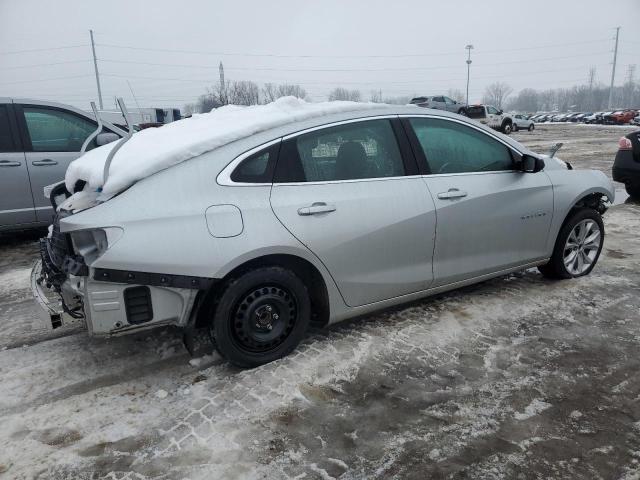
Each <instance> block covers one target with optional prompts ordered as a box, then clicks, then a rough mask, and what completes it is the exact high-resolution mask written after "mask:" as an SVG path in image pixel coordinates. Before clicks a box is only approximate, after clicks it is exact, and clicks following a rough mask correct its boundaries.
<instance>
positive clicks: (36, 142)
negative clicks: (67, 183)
mask: <svg viewBox="0 0 640 480" xmlns="http://www.w3.org/2000/svg"><path fill="white" fill-rule="evenodd" d="M103 123H104V122H103ZM96 127H97V122H96V121H95V120H94V118H93V117H92V116H90V115H89V114H87V113H85V112H83V111H82V110H78V109H76V108H74V107H71V106H69V105H63V104H59V103H53V102H46V101H40V100H29V99H11V98H0V231H6V230H19V229H27V228H33V227H42V226H47V225H49V224H50V223H51V222H52V219H53V213H54V212H53V209H52V207H51V203H50V202H49V200H48V199H47V198H45V196H44V193H43V189H44V187H45V186H47V185H51V184H53V183H56V182H59V181H60V180H62V179H63V178H64V174H65V171H66V170H67V166H68V165H69V163H71V161H72V160H74V159H76V158H77V157H78V156H80V149H81V148H82V145H83V143H84V141H85V140H86V138H87V137H88V136H89V135H90V134H91V133H93V132H94V131H95V130H96ZM124 134H125V132H124V131H122V130H121V129H119V128H118V127H115V126H113V125H111V124H107V123H105V130H103V133H101V134H100V135H98V136H97V137H96V138H95V139H94V140H93V141H92V142H91V144H90V145H89V146H88V147H87V149H91V148H93V147H95V146H98V145H104V144H105V143H109V142H110V141H113V140H115V139H117V138H119V137H122V136H123V135H124Z"/></svg>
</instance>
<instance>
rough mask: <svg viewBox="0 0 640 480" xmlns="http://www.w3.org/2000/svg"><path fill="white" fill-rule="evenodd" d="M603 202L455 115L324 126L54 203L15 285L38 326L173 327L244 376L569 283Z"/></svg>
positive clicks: (582, 174) (391, 114) (558, 168)
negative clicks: (377, 322) (427, 300)
mask: <svg viewBox="0 0 640 480" xmlns="http://www.w3.org/2000/svg"><path fill="white" fill-rule="evenodd" d="M62 188H64V187H62ZM54 193H56V192H54ZM613 197H614V190H613V186H612V183H611V181H610V180H608V179H607V177H606V176H605V175H604V174H603V173H602V172H599V171H591V170H573V169H571V167H570V165H568V164H566V163H564V162H562V161H560V160H558V159H555V158H548V157H544V156H541V155H537V154H535V153H533V152H531V151H529V150H528V149H527V148H525V147H524V146H522V145H521V144H519V143H517V142H515V141H513V140H511V139H510V138H508V137H506V136H504V135H502V134H500V133H498V132H495V131H493V130H491V129H489V128H487V127H484V126H482V125H480V124H478V123H477V122H474V121H472V120H469V119H466V118H464V117H461V116H459V115H456V114H450V113H447V112H443V111H440V110H429V109H422V108H416V107H392V106H381V107H380V108H373V109H367V110H354V111H350V112H341V113H332V114H325V115H322V116H316V117H313V118H310V119H306V120H302V121H297V122H292V123H289V124H286V125H284V126H282V125H281V126H278V127H275V128H267V129H265V130H263V131H260V132H258V133H254V134H252V135H247V136H246V137H245V138H243V139H241V140H237V141H233V142H230V143H228V144H226V145H223V146H221V147H219V148H216V149H214V150H212V151H209V152H207V153H204V154H201V155H199V156H196V157H195V158H191V159H189V160H187V161H184V162H182V163H179V164H177V165H174V166H172V167H170V168H167V169H165V170H162V171H160V172H158V173H156V174H154V175H152V176H150V177H147V178H144V179H143V180H141V181H138V182H137V183H135V184H134V185H132V186H131V187H130V188H128V189H126V190H124V191H122V192H121V193H120V194H118V195H116V196H114V197H113V198H111V199H108V200H106V201H103V202H96V204H93V205H85V206H77V205H76V206H75V207H74V206H72V205H71V204H70V203H66V202H65V203H62V204H61V205H59V206H58V208H57V211H58V217H57V219H56V222H55V224H54V225H53V228H52V230H51V234H50V236H49V238H47V239H45V240H44V241H43V247H42V249H41V251H42V256H43V262H42V267H41V271H39V270H38V271H35V272H34V284H33V285H34V290H35V293H36V295H37V296H38V298H39V299H40V300H41V301H42V303H43V305H44V306H45V307H46V308H47V309H48V312H49V313H50V314H51V316H52V317H51V318H52V320H53V321H54V323H55V324H56V325H59V324H60V323H63V322H64V321H65V318H66V316H68V315H72V316H74V317H77V318H81V319H84V321H85V322H86V323H87V326H88V329H89V332H90V333H91V334H95V335H113V334H121V333H126V332H133V331H138V330H142V329H147V328H151V327H155V326H158V325H167V324H174V325H177V326H179V327H181V328H183V329H185V333H186V338H189V332H192V331H193V329H195V328H196V327H202V328H206V329H208V331H209V332H210V335H211V337H212V339H214V340H215V345H216V346H217V348H218V349H219V351H220V352H221V353H222V354H223V355H224V356H225V357H226V358H227V359H229V360H230V361H231V362H233V363H234V364H237V365H239V366H243V367H253V366H257V365H260V364H263V363H265V362H270V361H272V360H275V359H277V358H279V357H282V356H283V355H287V354H288V353H290V352H291V351H292V350H294V349H295V348H296V345H297V344H298V342H300V340H301V339H302V338H303V337H304V335H305V333H306V331H307V329H308V328H309V326H310V325H311V324H312V323H313V324H314V325H326V324H328V323H333V322H337V321H340V320H344V319H346V318H350V317H355V316H359V315H363V314H367V313H370V312H374V311H377V310H380V309H382V308H387V307H390V306H393V305H398V304H401V303H404V302H408V301H412V300H416V299H419V298H423V297H426V296H429V295H433V294H436V293H440V292H443V291H447V290H451V289H455V288H458V287H461V286H464V285H468V284H472V283H475V282H480V281H483V280H486V279H489V278H492V277H495V276H499V275H505V274H508V273H510V272H514V271H518V270H523V269H526V268H531V267H538V268H539V269H540V271H541V272H542V274H543V275H545V276H546V277H553V278H572V277H578V276H581V275H587V274H588V273H590V272H591V270H592V269H593V268H594V266H595V265H596V262H597V261H598V256H599V255H600V251H601V249H602V245H603V241H604V228H603V223H602V219H601V217H600V216H601V214H602V213H603V212H604V211H605V209H606V208H605V201H606V200H609V201H611V200H613ZM69 201H71V202H73V197H72V198H71V199H69ZM45 284H48V285H50V286H51V288H52V289H54V290H55V292H57V293H58V294H59V295H60V296H61V299H62V304H63V306H64V312H59V311H55V306H54V305H53V306H52V305H51V304H49V303H47V300H46V298H45V297H46V294H47V292H46V291H45V290H46V289H45V287H44V285H45ZM187 343H188V342H187Z"/></svg>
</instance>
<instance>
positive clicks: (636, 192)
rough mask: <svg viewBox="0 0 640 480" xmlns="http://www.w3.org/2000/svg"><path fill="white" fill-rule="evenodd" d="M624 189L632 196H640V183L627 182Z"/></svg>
mask: <svg viewBox="0 0 640 480" xmlns="http://www.w3.org/2000/svg"><path fill="white" fill-rule="evenodd" d="M624 189H625V190H626V191H627V193H628V194H629V196H630V197H632V198H640V183H636V184H632V183H626V184H625V185H624Z"/></svg>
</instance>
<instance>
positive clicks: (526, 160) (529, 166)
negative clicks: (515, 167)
mask: <svg viewBox="0 0 640 480" xmlns="http://www.w3.org/2000/svg"><path fill="white" fill-rule="evenodd" d="M543 168H544V160H542V159H541V158H538V157H534V156H533V155H523V156H522V159H521V160H520V170H521V171H522V172H525V173H537V172H539V171H541V170H542V169H543Z"/></svg>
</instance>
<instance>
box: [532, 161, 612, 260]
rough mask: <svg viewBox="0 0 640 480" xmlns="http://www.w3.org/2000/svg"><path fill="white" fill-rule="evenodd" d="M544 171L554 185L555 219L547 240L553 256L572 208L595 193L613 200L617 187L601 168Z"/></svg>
mask: <svg viewBox="0 0 640 480" xmlns="http://www.w3.org/2000/svg"><path fill="white" fill-rule="evenodd" d="M544 172H545V173H546V174H547V175H548V177H549V179H550V180H551V183H552V185H553V220H552V222H551V228H550V230H549V238H548V242H547V252H548V254H549V256H551V254H552V253H553V247H554V245H555V241H556V237H557V236H558V232H559V231H560V228H562V225H563V223H564V221H565V219H566V218H567V215H568V214H569V212H570V211H571V209H572V208H573V207H575V206H576V204H578V203H579V202H580V200H582V199H584V198H586V197H588V196H590V195H593V194H599V195H604V196H606V197H607V199H608V200H609V201H610V202H613V201H614V199H615V188H614V187H613V182H612V181H611V180H609V178H607V176H606V175H605V174H604V173H602V172H601V171H599V170H566V169H549V170H547V169H545V170H544Z"/></svg>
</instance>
